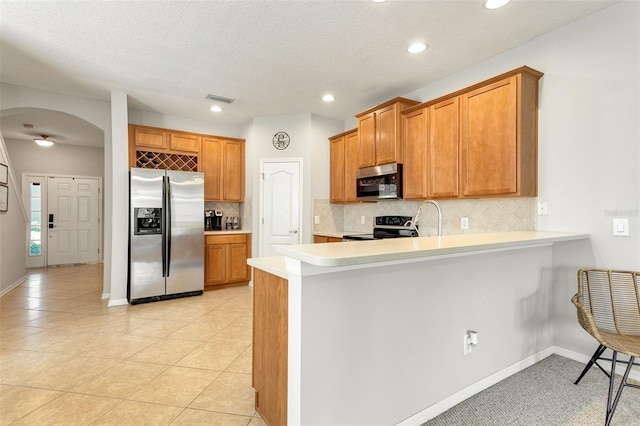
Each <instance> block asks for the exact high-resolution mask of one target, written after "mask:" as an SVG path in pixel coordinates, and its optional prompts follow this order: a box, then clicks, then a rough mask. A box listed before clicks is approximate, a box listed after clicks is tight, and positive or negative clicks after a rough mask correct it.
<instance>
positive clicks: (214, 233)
mask: <svg viewBox="0 0 640 426" xmlns="http://www.w3.org/2000/svg"><path fill="white" fill-rule="evenodd" d="M250 233H251V231H249V230H246V229H236V230H235V231H233V230H226V229H223V230H222V231H204V235H229V234H250Z"/></svg>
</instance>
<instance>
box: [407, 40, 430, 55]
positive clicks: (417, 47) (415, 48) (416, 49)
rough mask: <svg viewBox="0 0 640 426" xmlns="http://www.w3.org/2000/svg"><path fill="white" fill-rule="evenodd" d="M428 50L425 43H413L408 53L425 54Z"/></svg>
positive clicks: (408, 48)
mask: <svg viewBox="0 0 640 426" xmlns="http://www.w3.org/2000/svg"><path fill="white" fill-rule="evenodd" d="M426 48H427V45H426V44H424V43H420V42H418V43H413V44H411V45H410V46H409V47H407V52H409V53H420V52H424V50H425V49H426Z"/></svg>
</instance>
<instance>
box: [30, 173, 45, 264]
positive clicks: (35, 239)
mask: <svg viewBox="0 0 640 426" xmlns="http://www.w3.org/2000/svg"><path fill="white" fill-rule="evenodd" d="M29 195H30V196H29V198H30V201H31V202H30V206H29V210H30V212H29V213H30V217H31V232H30V234H29V235H30V236H29V256H40V255H42V232H41V231H42V229H41V227H42V208H41V206H42V196H41V191H40V183H38V182H31V184H30V185H29Z"/></svg>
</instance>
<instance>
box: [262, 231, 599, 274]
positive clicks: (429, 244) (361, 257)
mask: <svg viewBox="0 0 640 426" xmlns="http://www.w3.org/2000/svg"><path fill="white" fill-rule="evenodd" d="M587 238H589V235H588V234H582V233H569V232H541V231H517V232H492V233H486V234H463V235H445V236H442V237H415V238H391V239H383V240H373V241H353V242H344V243H332V244H300V245H288V246H285V245H283V246H278V247H277V249H276V250H277V252H278V253H279V254H282V255H283V256H287V257H291V258H293V259H297V260H300V261H302V262H305V263H309V264H311V265H316V266H350V265H360V264H366V263H377V262H388V261H395V260H404V259H418V258H427V257H432V256H443V255H454V254H459V253H469V252H481V251H485V250H495V249H505V248H516V247H526V246H535V245H540V244H552V243H555V242H560V241H571V240H580V239H587ZM252 260H254V261H255V260H256V259H252ZM250 265H251V263H250ZM252 266H253V265H252ZM255 266H257V267H259V266H258V265H255Z"/></svg>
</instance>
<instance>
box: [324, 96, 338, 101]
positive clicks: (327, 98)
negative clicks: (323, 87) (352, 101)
mask: <svg viewBox="0 0 640 426" xmlns="http://www.w3.org/2000/svg"><path fill="white" fill-rule="evenodd" d="M322 100H323V101H325V102H333V101H335V100H336V97H335V96H333V95H324V96H323V97H322Z"/></svg>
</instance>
